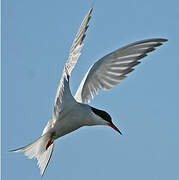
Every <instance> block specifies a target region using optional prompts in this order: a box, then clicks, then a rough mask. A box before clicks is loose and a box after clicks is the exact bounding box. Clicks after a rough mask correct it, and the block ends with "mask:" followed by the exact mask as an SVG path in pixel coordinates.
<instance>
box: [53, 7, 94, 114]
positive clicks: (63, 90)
mask: <svg viewBox="0 0 179 180" xmlns="http://www.w3.org/2000/svg"><path fill="white" fill-rule="evenodd" d="M91 12H92V8H90V9H89V11H88V13H87V15H86V16H85V18H84V19H83V21H82V23H81V26H80V28H79V30H78V33H77V34H76V36H75V39H74V41H73V44H72V47H71V49H70V53H69V57H68V60H67V62H66V64H65V67H64V70H63V73H62V77H61V80H60V83H59V86H58V89H57V93H56V97H55V102H54V115H55V114H56V113H58V112H60V111H61V109H62V108H63V106H64V105H65V104H66V103H69V102H70V101H71V100H72V99H73V96H72V95H71V91H70V88H69V77H70V75H71V72H72V70H73V68H74V67H75V64H76V63H77V61H78V58H79V56H80V55H81V52H80V51H81V49H82V47H83V40H84V38H85V36H86V35H85V33H86V30H87V29H88V22H89V20H90V17H91V16H90V15H91Z"/></svg>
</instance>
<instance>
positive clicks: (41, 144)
mask: <svg viewBox="0 0 179 180" xmlns="http://www.w3.org/2000/svg"><path fill="white" fill-rule="evenodd" d="M53 148H54V140H53V139H52V135H51V134H49V133H46V134H44V135H42V136H41V137H40V138H38V139H37V140H36V141H34V142H33V143H31V144H29V145H27V146H25V147H22V148H19V149H15V150H11V151H10V152H24V154H25V155H26V156H27V157H28V158H30V159H32V158H34V159H37V161H38V163H37V164H38V166H39V168H40V173H41V175H43V174H44V172H45V169H46V167H47V165H48V163H49V161H50V158H51V155H52V152H53Z"/></svg>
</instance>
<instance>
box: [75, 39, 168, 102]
mask: <svg viewBox="0 0 179 180" xmlns="http://www.w3.org/2000/svg"><path fill="white" fill-rule="evenodd" d="M165 41H167V40H166V39H148V40H143V41H138V42H135V43H132V44H130V45H128V46H125V47H123V48H120V49H117V50H116V51H114V52H112V53H110V54H108V55H106V56H104V57H103V58H101V59H100V60H98V61H97V62H96V63H94V64H93V65H92V66H91V67H90V68H89V70H88V72H87V73H86V75H85V76H84V78H83V80H82V81H81V84H80V86H79V88H78V90H77V92H76V94H75V99H76V100H77V101H78V102H82V103H84V102H86V101H87V102H89V101H90V99H91V98H93V96H94V94H97V92H98V90H99V89H101V90H109V89H111V88H112V87H113V86H115V85H117V84H118V83H120V81H121V80H123V79H124V78H126V75H127V74H128V73H130V72H132V71H133V70H134V68H133V67H134V66H136V65H137V64H139V63H140V61H139V60H140V59H142V58H143V57H145V56H147V53H149V52H151V51H154V50H155V47H157V46H160V45H162V42H165Z"/></svg>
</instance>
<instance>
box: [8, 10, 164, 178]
mask: <svg viewBox="0 0 179 180" xmlns="http://www.w3.org/2000/svg"><path fill="white" fill-rule="evenodd" d="M92 10H93V7H91V8H90V9H89V11H88V13H87V14H86V16H85V17H84V19H83V21H82V23H81V25H80V28H79V30H78V32H77V34H76V36H75V39H74V41H73V43H72V46H71V49H70V52H69V56H68V59H67V62H66V64H65V66H64V69H63V72H62V76H61V79H60V81H59V85H58V89H57V92H56V96H55V102H54V105H53V111H52V116H51V119H50V120H49V122H48V123H47V125H46V126H45V128H44V129H43V132H42V135H41V136H40V137H39V138H38V139H37V140H35V141H34V142H32V143H31V144H29V145H27V146H24V147H22V148H18V149H15V150H11V152H24V154H25V155H26V156H27V157H28V158H30V159H33V158H34V159H36V160H37V164H38V166H39V168H40V174H41V176H43V174H44V172H45V170H46V167H47V166H48V163H49V161H50V158H51V156H52V152H53V149H54V144H55V141H56V140H57V139H58V138H60V137H62V136H64V135H66V134H68V133H71V132H73V131H75V130H77V129H79V128H80V127H83V126H93V125H104V126H109V127H111V128H113V129H114V130H115V131H117V132H118V133H119V134H122V133H121V131H120V130H119V129H118V128H117V127H116V126H115V125H114V123H113V122H112V118H111V116H110V115H109V113H107V112H106V111H104V110H100V109H97V108H95V107H92V106H90V105H89V103H90V100H91V99H93V97H94V96H95V95H97V93H98V92H99V90H104V91H105V90H110V89H111V88H112V87H114V86H115V85H117V84H119V83H120V82H121V81H122V80H123V79H125V78H126V77H127V74H128V73H130V72H132V71H133V70H134V66H136V65H138V64H139V63H140V62H141V61H140V60H141V59H142V58H144V57H145V56H147V54H148V53H150V52H152V51H154V50H155V48H156V47H158V46H160V45H162V44H163V43H164V42H165V41H167V39H164V38H153V39H146V40H142V41H137V42H135V43H132V44H129V45H127V46H124V47H122V48H119V49H117V50H115V51H113V52H111V53H109V54H107V55H105V56H104V57H102V58H100V59H99V60H97V61H96V62H95V63H94V64H93V65H92V66H91V67H90V68H89V70H88V71H87V73H86V74H85V76H84V77H83V79H82V81H81V83H80V85H79V87H78V89H77V91H76V94H75V95H74V96H73V95H72V93H71V90H70V86H69V81H70V77H71V73H72V70H73V69H74V67H75V65H76V63H77V61H78V59H79V56H80V55H81V49H82V47H83V45H84V44H83V41H84V39H85V36H86V31H87V29H88V27H89V25H88V24H89V20H90V18H91V13H92Z"/></svg>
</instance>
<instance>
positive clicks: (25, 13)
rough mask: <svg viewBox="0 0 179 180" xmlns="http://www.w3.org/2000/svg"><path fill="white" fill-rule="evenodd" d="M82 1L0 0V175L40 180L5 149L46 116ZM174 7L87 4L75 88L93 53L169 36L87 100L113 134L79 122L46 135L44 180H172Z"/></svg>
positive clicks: (177, 171)
mask: <svg viewBox="0 0 179 180" xmlns="http://www.w3.org/2000/svg"><path fill="white" fill-rule="evenodd" d="M91 4H92V1H91V0H85V1H84V0H76V1H72V0H51V1H50V0H48V1H47V0H30V1H27V0H4V1H3V2H2V11H3V12H2V18H3V22H2V31H3V34H2V45H3V49H2V50H3V55H2V135H3V139H2V157H1V158H2V163H3V165H2V173H3V174H2V179H3V180H12V179H17V180H24V179H25V180H32V179H33V180H36V179H40V173H39V169H38V167H37V166H36V162H35V161H34V160H28V159H27V157H25V156H24V155H23V153H9V152H8V150H11V149H15V148H18V147H21V146H24V145H27V144H29V143H31V142H32V141H33V140H35V139H36V138H37V137H39V136H40V135H41V133H42V130H43V128H44V127H45V125H46V123H47V122H48V120H49V119H50V117H51V113H52V107H53V102H54V98H55V94H56V88H57V86H58V81H59V79H60V77H61V73H62V70H63V67H64V63H65V61H66V59H67V57H68V52H69V49H70V47H71V44H72V41H73V39H74V36H75V34H76V32H77V30H78V28H79V25H80V24H81V21H82V19H83V18H84V16H85V14H86V13H87V11H88V10H89V7H90V6H91ZM178 8H179V3H178V1H177V0H173V1H164V0H157V1H156V0H150V1H148V0H136V1H135V0H125V1H122V0H111V1H104V0H103V1H102V0H96V1H95V4H94V11H93V13H92V18H91V21H90V24H89V25H90V26H89V29H88V31H87V36H86V39H85V41H84V44H85V45H84V48H83V50H82V56H81V57H80V59H79V61H78V64H77V65H76V68H75V70H74V71H73V73H72V78H71V83H70V84H71V90H72V92H73V93H75V90H76V89H77V87H78V85H79V83H80V81H81V79H82V77H83V75H84V74H85V72H86V71H87V70H88V68H89V67H90V66H91V64H92V63H94V62H95V61H96V60H97V59H99V58H100V57H102V56H103V55H105V54H106V53H109V52H111V51H113V50H115V49H117V48H119V47H122V46H124V45H127V44H129V43H132V42H135V41H138V40H143V39H149V38H167V39H169V41H168V42H166V43H165V44H164V45H163V46H160V47H158V48H157V50H156V51H154V52H152V53H150V54H149V56H147V57H145V59H144V60H143V63H141V64H140V65H138V66H137V67H136V70H135V71H134V72H132V73H131V74H130V75H129V76H128V78H127V79H126V80H124V81H123V82H121V83H120V85H118V86H116V87H115V88H113V89H112V90H111V91H109V92H100V94H99V95H98V96H95V99H94V100H93V101H92V102H91V105H93V106H95V107H97V108H99V109H103V110H105V111H107V112H109V113H110V115H111V116H112V117H113V122H114V123H115V124H116V126H117V127H118V128H119V129H120V130H121V131H122V133H123V135H122V136H121V135H119V134H118V133H117V132H115V131H114V130H113V129H112V128H108V127H103V126H96V127H83V128H81V129H79V130H77V131H75V132H73V133H71V134H69V135H66V136H64V137H62V138H60V139H58V140H57V141H56V144H55V150H54V153H53V156H52V159H51V161H50V163H49V166H48V168H47V170H46V173H45V175H44V177H43V179H44V180H49V179H50V180H52V179H58V180H71V179H72V180H75V179H76V180H84V179H85V180H91V179H98V180H99V179H102V180H109V179H122V180H131V179H132V180H169V179H171V180H178V179H179V167H178V162H179V140H178V137H179V118H178V111H179V108H178V107H179V95H178V92H179V79H178V78H179V73H178V68H179V55H178V52H179V46H178V43H179V35H178V34H179V23H178V17H179V10H178Z"/></svg>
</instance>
